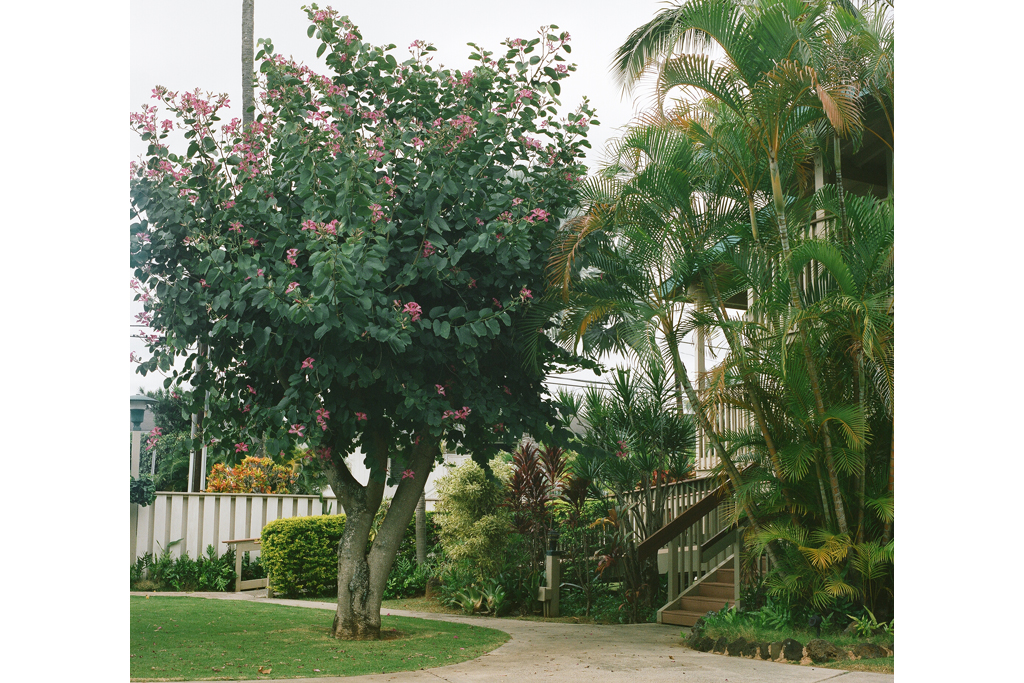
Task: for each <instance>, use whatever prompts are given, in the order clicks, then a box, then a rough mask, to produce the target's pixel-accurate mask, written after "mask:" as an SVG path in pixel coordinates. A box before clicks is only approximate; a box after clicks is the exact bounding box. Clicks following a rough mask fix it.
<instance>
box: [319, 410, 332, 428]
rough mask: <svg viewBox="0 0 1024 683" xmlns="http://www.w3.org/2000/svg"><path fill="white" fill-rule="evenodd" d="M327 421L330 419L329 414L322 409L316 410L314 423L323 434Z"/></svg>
mask: <svg viewBox="0 0 1024 683" xmlns="http://www.w3.org/2000/svg"><path fill="white" fill-rule="evenodd" d="M329 419H331V414H330V413H329V412H328V411H327V410H325V409H323V408H317V409H316V423H317V424H318V425H320V429H322V430H324V431H325V432H326V431H327V421H328V420H329Z"/></svg>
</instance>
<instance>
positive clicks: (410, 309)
mask: <svg viewBox="0 0 1024 683" xmlns="http://www.w3.org/2000/svg"><path fill="white" fill-rule="evenodd" d="M402 313H408V314H409V315H410V316H412V321H413V322H416V321H417V320H419V319H420V316H421V315H423V309H422V308H420V305H419V304H418V303H416V302H415V301H410V302H409V303H407V304H406V305H405V306H403V307H402Z"/></svg>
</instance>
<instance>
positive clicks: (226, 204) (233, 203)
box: [224, 199, 235, 209]
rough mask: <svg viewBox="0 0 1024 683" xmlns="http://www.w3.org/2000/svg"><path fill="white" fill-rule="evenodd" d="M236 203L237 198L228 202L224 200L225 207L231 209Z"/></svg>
mask: <svg viewBox="0 0 1024 683" xmlns="http://www.w3.org/2000/svg"><path fill="white" fill-rule="evenodd" d="M234 205H235V200H233V199H229V200H227V201H226V202H224V208H225V209H230V208H231V207H233V206H234Z"/></svg>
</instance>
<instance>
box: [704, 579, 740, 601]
mask: <svg viewBox="0 0 1024 683" xmlns="http://www.w3.org/2000/svg"><path fill="white" fill-rule="evenodd" d="M735 595H736V588H735V587H734V586H733V584H731V583H721V582H716V581H701V582H700V583H699V584H697V593H696V597H701V598H718V599H721V600H732V599H733V597H734V596H735Z"/></svg>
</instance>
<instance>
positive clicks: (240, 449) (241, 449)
mask: <svg viewBox="0 0 1024 683" xmlns="http://www.w3.org/2000/svg"><path fill="white" fill-rule="evenodd" d="M248 452H249V447H248V446H247V445H245V444H244V443H236V444H235V453H248Z"/></svg>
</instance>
